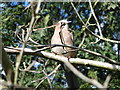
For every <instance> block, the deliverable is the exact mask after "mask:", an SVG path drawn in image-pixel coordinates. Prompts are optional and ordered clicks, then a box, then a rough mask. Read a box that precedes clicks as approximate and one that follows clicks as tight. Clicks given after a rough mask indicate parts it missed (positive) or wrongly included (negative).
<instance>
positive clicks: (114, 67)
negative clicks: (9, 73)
mask: <svg viewBox="0 0 120 90" xmlns="http://www.w3.org/2000/svg"><path fill="white" fill-rule="evenodd" d="M4 49H5V50H6V52H7V53H11V54H18V53H19V52H20V51H21V49H22V48H4ZM24 54H29V55H36V56H40V57H46V58H50V59H54V60H56V61H60V62H64V60H65V61H66V60H68V58H66V57H63V56H59V55H55V54H53V53H49V52H45V51H41V52H34V50H32V49H29V48H25V49H24ZM69 61H70V63H75V64H82V65H90V66H95V67H99V68H105V69H109V70H116V71H120V66H119V65H115V64H109V63H106V62H101V61H95V60H88V59H80V58H70V59H69Z"/></svg>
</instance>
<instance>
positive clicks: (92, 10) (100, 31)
mask: <svg viewBox="0 0 120 90" xmlns="http://www.w3.org/2000/svg"><path fill="white" fill-rule="evenodd" d="M97 1H98V0H97ZM89 5H90V8H91V12H92V14H93V16H94V18H95V21H96V23H97V26H98V30H99V33H100V36H101V37H103V35H102V30H101V28H100V24H99V22H98V19H97V17H96V15H95V13H94V9H93V7H92V4H91V1H90V0H89Z"/></svg>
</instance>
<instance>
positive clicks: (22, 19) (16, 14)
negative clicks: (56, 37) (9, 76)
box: [0, 2, 120, 88]
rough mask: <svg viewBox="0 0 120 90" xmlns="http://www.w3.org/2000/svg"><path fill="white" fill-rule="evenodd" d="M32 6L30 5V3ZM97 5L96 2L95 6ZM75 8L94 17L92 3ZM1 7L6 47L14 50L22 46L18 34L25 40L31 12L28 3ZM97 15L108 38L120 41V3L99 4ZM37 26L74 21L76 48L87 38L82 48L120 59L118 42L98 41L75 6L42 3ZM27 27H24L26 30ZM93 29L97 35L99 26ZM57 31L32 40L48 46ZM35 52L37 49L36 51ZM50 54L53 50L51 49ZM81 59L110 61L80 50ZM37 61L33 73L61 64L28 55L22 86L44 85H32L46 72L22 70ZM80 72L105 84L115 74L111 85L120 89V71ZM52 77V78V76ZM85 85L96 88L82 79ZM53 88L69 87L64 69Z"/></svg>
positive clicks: (44, 85) (86, 69) (85, 16)
mask: <svg viewBox="0 0 120 90" xmlns="http://www.w3.org/2000/svg"><path fill="white" fill-rule="evenodd" d="M28 4H29V3H28ZM93 4H94V3H92V5H93ZM74 5H75V7H76V8H77V11H78V13H79V14H80V16H81V17H82V19H83V21H84V22H86V21H87V19H88V17H89V15H90V12H91V10H90V7H89V3H85V2H82V3H80V2H76V3H74ZM0 6H1V13H0V14H1V19H2V21H1V22H2V25H1V26H0V29H1V31H2V41H3V44H4V46H12V47H21V45H22V44H21V41H20V40H19V38H18V37H16V36H15V33H18V32H19V36H20V37H21V35H20V33H21V31H22V29H24V30H26V28H28V26H27V25H28V23H29V22H30V20H31V17H32V16H31V12H32V11H31V9H30V8H29V9H27V10H25V7H26V6H27V4H26V3H25V2H6V3H2V2H1V3H0ZM94 11H95V14H96V16H97V18H98V21H99V23H100V26H101V29H102V33H103V36H104V37H105V38H109V39H113V40H117V39H118V38H119V37H118V36H119V35H118V32H120V25H119V22H120V3H118V2H107V3H106V2H103V3H102V2H99V3H98V4H97V5H96V6H95V7H94ZM36 18H38V20H37V23H36V24H35V28H36V29H37V28H44V27H47V26H51V25H53V24H55V23H56V22H57V21H59V20H61V19H68V20H71V21H72V23H71V24H70V26H69V27H70V30H72V32H73V33H74V40H75V42H74V43H75V46H79V44H80V43H81V41H82V38H83V36H84V34H85V35H86V36H85V41H84V44H83V45H82V48H86V49H88V50H92V51H94V52H98V53H101V54H102V55H105V56H107V57H109V58H111V59H114V60H116V61H120V60H118V54H117V52H118V47H117V46H118V45H117V44H115V43H110V42H106V41H103V40H100V41H98V42H97V43H93V42H96V41H97V40H98V39H97V38H95V37H94V36H93V35H91V34H90V33H89V32H88V31H87V30H85V29H83V28H82V26H83V24H82V23H81V21H80V20H79V18H78V16H77V15H76V13H75V11H74V10H73V7H72V6H71V4H70V3H67V2H63V3H62V2H61V3H55V2H42V3H41V9H40V12H39V14H38V15H36ZM89 23H90V24H95V19H94V17H92V18H91V19H90V21H89ZM22 26H23V27H22ZM89 28H90V30H91V31H93V32H94V33H96V34H99V33H98V30H97V26H96V25H91V26H89ZM53 32H54V28H50V29H45V30H39V31H35V32H33V33H32V35H31V38H32V39H33V40H34V41H36V42H37V43H39V44H44V45H48V44H50V38H51V36H52V35H53ZM30 45H33V43H31V42H28V43H27V46H26V47H28V48H31V46H30ZM34 49H35V48H34ZM47 51H49V52H50V50H47ZM9 57H10V59H11V61H12V62H13V67H14V64H15V61H16V55H9ZM77 57H79V58H83V59H92V60H98V61H106V60H105V59H103V58H100V57H97V56H94V55H91V54H89V53H87V52H83V51H78V53H77ZM33 60H35V61H38V62H39V63H40V64H42V65H39V67H32V68H31V70H33V71H39V72H40V71H41V70H43V69H44V68H46V69H45V72H46V73H47V74H49V73H50V72H52V70H53V69H54V68H55V67H56V66H57V65H58V63H56V62H54V61H49V60H48V59H46V58H41V57H35V56H32V55H24V57H23V58H22V62H21V66H20V71H19V77H18V83H19V84H21V85H23V86H26V87H36V86H37V85H38V83H39V82H40V81H39V82H34V83H33V82H32V81H33V80H38V79H40V78H42V77H43V76H45V75H44V74H43V73H33V72H24V71H22V70H23V69H25V67H28V66H29V65H30V64H31V63H32V62H33ZM46 61H48V62H47V64H46ZM78 68H79V70H80V71H81V72H82V73H83V74H85V75H86V76H88V77H90V78H93V79H97V80H98V81H100V82H103V81H104V80H105V78H106V76H107V75H108V74H111V75H112V78H111V81H110V83H109V88H120V77H119V75H120V72H115V71H114V72H113V71H110V70H105V69H102V68H96V67H89V66H82V65H79V66H78ZM51 77H52V76H51ZM80 83H81V86H80V88H94V86H93V85H91V84H88V83H86V82H84V81H82V80H80ZM52 86H53V87H55V88H62V87H66V86H65V77H64V71H63V69H62V68H59V70H58V71H57V74H56V76H55V78H54V80H53V81H52ZM39 87H40V88H48V87H50V86H49V83H48V81H47V80H45V81H44V82H43V83H42V84H41V85H40V86H39Z"/></svg>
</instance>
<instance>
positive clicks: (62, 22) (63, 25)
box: [56, 19, 71, 29]
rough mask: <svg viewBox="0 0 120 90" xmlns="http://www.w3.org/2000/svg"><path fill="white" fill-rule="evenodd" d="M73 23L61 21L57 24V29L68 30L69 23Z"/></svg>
mask: <svg viewBox="0 0 120 90" xmlns="http://www.w3.org/2000/svg"><path fill="white" fill-rule="evenodd" d="M70 22H71V21H67V20H66V19H65V20H60V21H59V22H58V23H57V24H56V27H57V28H60V29H68V23H70Z"/></svg>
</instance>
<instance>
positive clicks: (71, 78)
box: [65, 70, 80, 90]
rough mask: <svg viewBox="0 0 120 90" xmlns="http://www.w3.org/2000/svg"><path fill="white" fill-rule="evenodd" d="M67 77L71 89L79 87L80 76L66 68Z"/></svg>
mask: <svg viewBox="0 0 120 90" xmlns="http://www.w3.org/2000/svg"><path fill="white" fill-rule="evenodd" d="M65 77H66V81H67V85H68V88H70V89H74V90H75V89H78V88H79V86H80V84H79V80H78V77H77V76H76V75H75V74H74V73H73V72H71V71H67V70H65Z"/></svg>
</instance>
